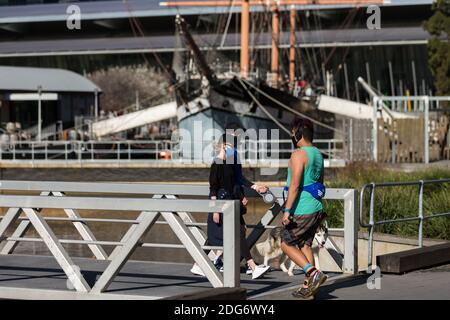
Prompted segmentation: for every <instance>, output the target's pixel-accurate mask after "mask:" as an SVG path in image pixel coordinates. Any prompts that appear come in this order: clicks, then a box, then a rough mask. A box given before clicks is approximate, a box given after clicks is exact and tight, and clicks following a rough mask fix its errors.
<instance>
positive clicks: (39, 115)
mask: <svg viewBox="0 0 450 320" xmlns="http://www.w3.org/2000/svg"><path fill="white" fill-rule="evenodd" d="M41 95H42V86H38V141H41V131H42V119H41V117H42V115H41V109H42V100H41V99H42V96H41Z"/></svg>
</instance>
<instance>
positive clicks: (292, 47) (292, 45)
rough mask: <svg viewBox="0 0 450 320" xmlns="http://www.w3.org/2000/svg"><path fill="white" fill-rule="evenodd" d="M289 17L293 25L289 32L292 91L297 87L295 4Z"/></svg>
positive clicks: (290, 82) (290, 84) (290, 83)
mask: <svg viewBox="0 0 450 320" xmlns="http://www.w3.org/2000/svg"><path fill="white" fill-rule="evenodd" d="M289 17H290V19H289V21H290V27H291V30H290V34H289V44H290V46H289V86H290V90H291V92H293V91H294V87H295V29H296V17H297V12H296V10H295V6H291V9H290V14H289Z"/></svg>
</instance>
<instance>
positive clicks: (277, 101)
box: [238, 78, 343, 133]
mask: <svg viewBox="0 0 450 320" xmlns="http://www.w3.org/2000/svg"><path fill="white" fill-rule="evenodd" d="M238 79H239V78H238ZM239 80H240V79H239ZM243 81H245V82H246V83H247V84H248V85H249V86H250V87H252V88H253V89H255V90H256V91H258V92H259V93H261V94H262V95H263V96H265V97H266V98H268V99H270V100H272V101H273V102H275V103H276V104H278V105H279V106H281V107H283V108H285V109H286V110H288V111H290V112H292V113H294V114H296V115H298V116H299V117H303V118H305V119H308V120H310V121H311V122H313V123H315V124H317V125H318V126H321V127H324V128H327V129H330V130H332V131H335V132H339V133H343V132H342V131H341V130H338V129H336V128H334V127H332V126H329V125H327V124H325V123H322V122H320V121H317V120H315V119H314V118H311V117H309V116H307V115H305V114H303V113H301V112H299V111H297V110H295V109H292V108H291V107H289V106H287V105H285V104H284V103H282V102H281V101H279V100H277V99H275V98H273V97H272V96H270V95H269V94H267V93H265V92H264V91H262V90H261V89H259V88H258V87H256V86H255V85H253V84H252V83H250V82H248V81H247V80H245V79H244V80H243Z"/></svg>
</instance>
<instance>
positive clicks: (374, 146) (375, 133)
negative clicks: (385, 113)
mask: <svg viewBox="0 0 450 320" xmlns="http://www.w3.org/2000/svg"><path fill="white" fill-rule="evenodd" d="M379 101H380V100H379V98H378V97H377V96H374V97H373V100H372V104H373V116H372V152H373V154H372V156H373V161H375V162H377V160H378V119H377V116H378V115H377V109H378V103H379Z"/></svg>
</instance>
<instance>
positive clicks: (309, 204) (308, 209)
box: [286, 146, 323, 215]
mask: <svg viewBox="0 0 450 320" xmlns="http://www.w3.org/2000/svg"><path fill="white" fill-rule="evenodd" d="M299 150H303V151H305V152H306V156H307V163H306V166H305V168H304V170H303V174H302V177H301V180H300V190H299V191H300V193H299V195H298V196H297V198H296V200H295V201H294V203H293V204H292V207H291V211H290V212H291V213H293V214H294V215H301V214H311V213H315V212H318V211H320V210H322V209H323V205H322V201H320V200H318V199H316V198H314V197H313V196H312V195H311V194H310V193H309V192H305V191H302V189H303V187H304V186H309V185H311V184H313V183H316V182H322V181H321V180H322V172H323V157H322V154H321V153H320V151H319V149H317V148H316V147H314V146H304V147H301V148H300V149H299ZM290 184H291V168H290V166H289V168H288V176H287V180H286V186H289V185H290Z"/></svg>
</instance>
